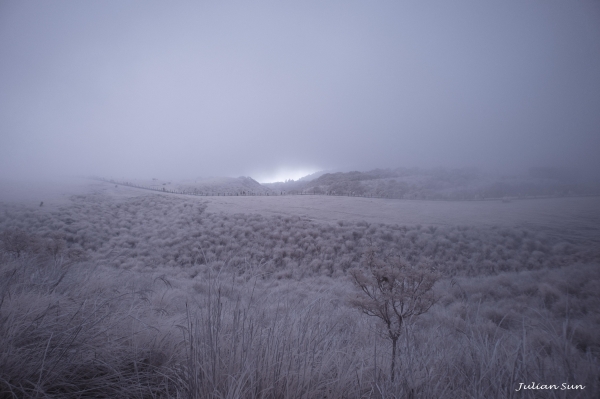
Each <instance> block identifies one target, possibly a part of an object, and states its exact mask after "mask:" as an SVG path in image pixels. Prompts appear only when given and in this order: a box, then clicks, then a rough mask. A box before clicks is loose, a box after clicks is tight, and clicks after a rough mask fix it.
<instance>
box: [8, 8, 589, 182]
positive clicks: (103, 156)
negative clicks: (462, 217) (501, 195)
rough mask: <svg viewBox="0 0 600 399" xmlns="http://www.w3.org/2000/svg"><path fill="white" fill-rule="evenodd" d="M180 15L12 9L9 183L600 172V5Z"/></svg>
mask: <svg viewBox="0 0 600 399" xmlns="http://www.w3.org/2000/svg"><path fill="white" fill-rule="evenodd" d="M175 3H176V2H171V1H169V2H167V1H164V2H151V1H123V0H118V1H106V0H103V1H27V2H25V1H1V2H0V176H3V177H21V176H44V175H48V174H57V173H58V174H60V173H63V174H64V173H66V174H96V175H102V176H113V177H120V176H123V177H132V178H133V177H140V178H147V177H166V178H173V179H176V178H192V177H196V176H240V175H250V176H252V177H254V178H256V179H257V180H259V181H261V180H262V181H268V180H273V179H274V177H275V176H277V177H280V178H285V177H299V176H298V175H299V174H307V173H310V172H314V171H316V170H319V169H336V168H340V169H345V170H347V169H357V170H368V169H370V168H375V167H382V168H385V167H398V166H421V167H434V166H448V167H463V166H476V167H477V166H479V167H484V168H508V169H511V168H513V169H514V168H528V167H530V166H543V165H557V166H567V167H572V168H587V169H588V170H600V2H599V1H563V0H561V1H549V0H543V1H533V0H528V1H521V0H519V1H506V0H502V1H500V0H498V1H445V0H444V1H406V2H403V1H389V2H388V1H339V2H338V1H314V2H311V1H305V0H303V1H295V2H280V1H273V2H258V1H244V2H222V1H210V2H207V1H194V2H178V4H175ZM283 172H285V173H283Z"/></svg>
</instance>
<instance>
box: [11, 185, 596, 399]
mask: <svg viewBox="0 0 600 399" xmlns="http://www.w3.org/2000/svg"><path fill="white" fill-rule="evenodd" d="M20 187H21V188H20V189H19V190H20V191H18V190H14V191H12V194H11V196H8V195H6V194H2V198H0V202H1V204H0V233H1V234H2V236H1V238H2V241H1V244H2V251H1V255H0V257H1V270H0V273H1V275H2V279H1V283H0V290H1V291H0V316H1V317H0V339H1V340H2V341H1V342H0V348H2V349H0V397H7V398H10V397H18V398H21V397H61V398H62V397H139V398H142V397H182V398H183V397H185V398H196V397H232V398H233V397H244V398H254V397H262V398H276V397H277V398H288V397H289V398H300V397H303V398H317V397H319V398H323V397H327V398H350V397H352V398H354V397H356V398H361V397H362V398H393V397H397V398H400V397H412V398H440V397H449V398H464V397H473V398H483V397H486V398H488V397H494V398H516V397H518V398H521V397H524V398H537V397H549V398H571V397H573V398H588V397H589V398H593V397H597V395H598V393H600V380H599V376H600V366H599V357H600V339H599V337H598V334H597V331H600V265H599V263H600V235H599V226H600V203H599V201H598V199H597V198H562V199H561V198H556V199H543V200H542V199H539V200H521V201H512V202H510V203H502V202H500V201H477V202H474V201H469V202H438V201H407V200H385V199H367V198H354V197H328V196H289V197H288V196H281V197H235V196H231V197H188V196H183V195H171V194H160V193H153V192H146V191H142V190H136V189H133V188H127V187H121V186H118V187H115V186H114V185H110V184H107V183H99V182H79V183H77V184H75V183H73V184H69V185H68V186H67V189H66V190H65V191H61V190H60V189H59V187H60V186H55V185H47V186H46V187H45V188H38V187H33V186H29V187H25V186H20ZM64 193H68V195H64ZM17 194H18V195H17ZM42 200H43V201H44V205H43V206H41V207H40V206H39V202H40V201H42ZM370 248H374V249H375V250H376V252H377V253H378V254H379V256H381V259H392V258H399V259H400V258H401V259H402V261H403V262H406V263H407V264H410V265H413V266H414V267H416V268H419V269H422V270H432V271H433V273H435V275H436V276H437V278H438V281H437V283H436V284H435V286H434V292H435V295H436V298H437V303H436V304H435V305H434V306H433V307H432V308H431V309H430V310H429V312H427V313H425V314H423V315H422V316H419V317H415V318H414V319H410V320H407V321H406V324H405V327H404V329H403V332H402V336H401V339H400V341H399V355H398V356H397V359H398V365H397V368H396V370H395V372H394V376H395V377H396V378H395V379H393V378H391V376H390V370H389V364H390V342H389V339H387V338H386V335H385V334H383V332H385V329H383V330H382V329H381V328H380V327H381V325H380V324H379V323H378V321H377V318H373V317H368V316H365V315H361V313H360V312H358V311H357V310H356V309H354V308H353V307H352V306H351V299H352V298H355V297H356V295H357V291H356V288H355V287H354V286H353V284H352V281H351V279H350V274H349V273H350V272H351V271H352V270H365V269H364V268H365V265H366V264H365V253H367V251H368V250H369V249H370ZM532 381H534V382H536V383H538V384H558V386H559V387H562V385H561V384H562V383H566V384H570V385H572V386H573V387H575V386H578V387H576V388H574V389H571V390H562V389H556V390H542V391H538V390H522V391H518V392H517V391H516V389H517V388H518V387H519V383H527V384H530V383H531V382H532ZM582 386H585V388H581V387H582Z"/></svg>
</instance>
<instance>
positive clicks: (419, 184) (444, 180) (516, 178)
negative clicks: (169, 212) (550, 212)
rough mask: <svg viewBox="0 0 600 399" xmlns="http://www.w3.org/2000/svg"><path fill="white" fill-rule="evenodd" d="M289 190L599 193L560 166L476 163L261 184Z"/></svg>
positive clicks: (417, 194) (458, 195) (461, 195)
mask: <svg viewBox="0 0 600 399" xmlns="http://www.w3.org/2000/svg"><path fill="white" fill-rule="evenodd" d="M263 185H264V186H267V187H269V188H271V189H274V190H279V191H284V192H286V193H288V194H300V193H303V194H327V195H351V196H352V195H354V196H366V197H384V198H401V199H438V200H475V199H489V198H507V197H508V198H511V197H513V198H519V197H540V196H572V195H598V194H600V185H598V184H597V183H595V184H594V183H584V182H578V180H577V176H576V174H575V173H573V172H570V171H566V170H563V169H560V168H532V169H531V170H530V171H529V173H527V174H523V175H510V176H502V175H493V174H489V173H483V172H481V171H479V170H477V169H474V168H459V169H444V168H436V169H421V168H397V169H373V170H370V171H366V172H359V171H351V172H333V173H324V174H322V175H321V176H319V177H317V178H315V179H312V180H308V181H305V180H298V181H288V182H281V183H270V184H263Z"/></svg>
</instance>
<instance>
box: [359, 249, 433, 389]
mask: <svg viewBox="0 0 600 399" xmlns="http://www.w3.org/2000/svg"><path fill="white" fill-rule="evenodd" d="M350 275H351V276H352V280H353V282H354V284H355V285H356V286H357V287H358V288H359V289H360V292H359V293H358V294H357V296H356V298H353V299H351V300H350V303H351V304H352V305H353V306H354V307H356V308H357V309H359V310H360V311H362V312H363V313H364V314H366V315H368V316H374V317H377V318H378V319H380V320H381V321H382V322H383V325H384V329H385V330H386V332H387V336H388V337H389V338H390V340H391V341H392V361H391V365H390V375H391V380H392V381H394V372H395V367H396V351H397V344H398V338H400V336H401V334H402V328H403V326H404V324H405V323H406V322H408V321H409V320H410V319H411V318H412V317H413V316H419V315H421V314H423V313H426V312H427V311H428V310H429V309H430V308H431V307H432V306H433V304H434V303H435V302H436V297H435V295H434V292H433V286H434V284H435V283H436V281H437V280H438V276H437V275H436V274H435V273H434V272H433V271H431V270H429V269H428V268H427V267H426V266H425V265H420V266H411V265H408V264H406V263H405V262H404V261H403V260H401V259H399V258H397V257H387V258H383V259H381V258H378V257H377V253H376V250H375V249H374V248H373V247H370V248H369V249H368V250H367V251H366V253H365V255H364V257H363V268H361V269H358V268H355V269H352V270H350Z"/></svg>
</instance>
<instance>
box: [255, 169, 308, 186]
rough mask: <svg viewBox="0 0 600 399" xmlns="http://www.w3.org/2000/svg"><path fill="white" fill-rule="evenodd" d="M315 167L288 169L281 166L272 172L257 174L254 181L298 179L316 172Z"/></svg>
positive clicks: (273, 181)
mask: <svg viewBox="0 0 600 399" xmlns="http://www.w3.org/2000/svg"><path fill="white" fill-rule="evenodd" d="M318 171H319V169H317V168H300V169H289V168H281V169H278V170H277V171H276V172H275V173H273V174H262V175H257V178H256V181H258V182H259V183H276V182H284V181H286V180H289V179H292V180H298V179H300V178H302V177H304V176H308V175H311V174H313V173H315V172H318Z"/></svg>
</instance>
